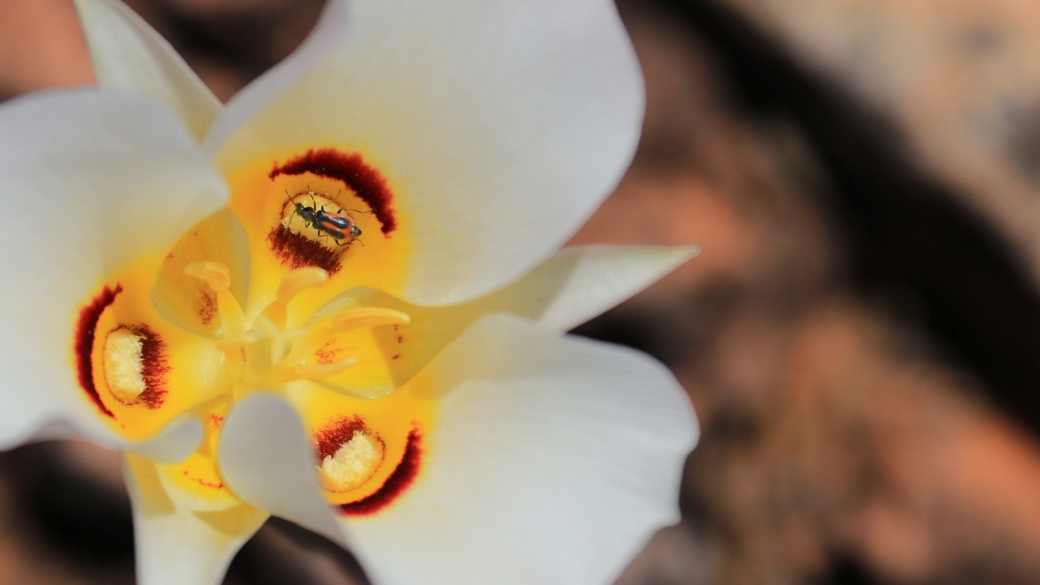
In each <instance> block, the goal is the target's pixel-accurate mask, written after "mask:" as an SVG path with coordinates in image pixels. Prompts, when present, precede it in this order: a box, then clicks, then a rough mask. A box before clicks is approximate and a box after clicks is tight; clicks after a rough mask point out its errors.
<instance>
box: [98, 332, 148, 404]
mask: <svg viewBox="0 0 1040 585" xmlns="http://www.w3.org/2000/svg"><path fill="white" fill-rule="evenodd" d="M104 363H105V381H106V382H107V384H108V389H109V390H110V391H111V392H112V394H113V395H114V396H115V397H116V398H117V399H119V401H120V402H123V403H125V404H132V403H134V402H136V401H137V399H138V398H139V397H140V396H141V394H142V393H144V391H145V390H146V389H147V387H148V384H147V382H146V381H145V379H144V336H143V335H138V334H136V333H134V332H133V331H131V330H129V329H116V330H115V331H112V332H111V333H109V334H108V336H107V337H105V349H104Z"/></svg>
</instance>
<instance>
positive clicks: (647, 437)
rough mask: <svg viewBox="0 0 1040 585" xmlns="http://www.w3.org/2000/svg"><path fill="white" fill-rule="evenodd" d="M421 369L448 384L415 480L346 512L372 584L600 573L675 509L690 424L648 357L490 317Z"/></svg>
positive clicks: (611, 572)
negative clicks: (359, 511)
mask: <svg viewBox="0 0 1040 585" xmlns="http://www.w3.org/2000/svg"><path fill="white" fill-rule="evenodd" d="M420 377H424V378H425V381H426V382H427V383H431V384H435V385H437V387H438V388H439V390H438V392H446V394H444V395H443V396H442V398H441V402H440V405H439V407H438V410H437V426H436V428H435V429H434V430H433V432H432V433H430V434H429V436H428V437H427V438H426V443H428V445H429V447H428V449H427V450H425V453H424V457H425V461H424V462H423V467H422V468H421V471H420V475H419V477H418V479H417V480H416V482H415V484H414V485H412V486H411V487H410V489H409V490H408V491H406V492H405V493H404V494H403V495H402V496H401V498H400V500H399V501H397V502H395V503H393V504H391V505H390V507H388V508H386V509H384V510H382V511H380V512H377V513H376V514H374V515H372V516H368V517H358V518H353V519H347V520H344V521H343V522H344V523H345V524H346V525H347V527H348V528H349V531H350V534H351V536H352V542H355V550H356V551H357V553H358V554H359V557H360V558H361V560H362V563H363V564H364V565H365V568H366V570H367V571H368V573H369V574H370V575H371V576H372V578H373V581H374V582H376V583H379V584H380V585H407V584H412V583H424V584H426V585H439V584H444V585H448V584H451V585H484V584H486V583H496V584H500V585H529V584H531V583H569V584H589V585H599V584H606V583H609V582H610V580H611V579H613V578H615V577H616V576H617V574H618V573H619V572H620V570H621V569H622V567H624V565H625V563H626V562H627V560H628V559H629V558H630V556H631V555H633V554H634V553H635V552H636V551H637V550H639V548H640V547H641V546H643V544H645V542H646V540H647V539H648V538H649V537H650V535H651V534H652V533H653V531H654V530H655V529H656V528H659V527H660V526H662V525H664V524H669V523H673V522H675V521H677V520H678V518H679V515H678V510H677V505H678V487H679V479H680V475H681V469H682V464H683V459H684V457H685V455H686V453H687V452H688V451H689V450H690V448H692V446H693V444H694V441H695V437H696V433H697V431H696V423H695V421H694V419H693V418H692V416H691V414H692V413H691V409H690V404H689V402H688V400H687V398H686V397H685V394H684V393H683V391H682V389H680V388H679V387H678V385H677V383H676V382H675V380H674V379H673V378H672V376H671V375H670V374H669V373H668V371H667V370H666V369H665V368H664V367H663V366H661V365H660V364H659V363H657V362H654V361H653V360H651V359H649V358H647V357H646V356H644V355H642V354H639V353H636V352H633V351H630V350H627V349H622V348H619V347H615V346H609V345H605V344H601V343H597V342H592V341H588V340H580V339H577V338H572V337H560V336H559V335H557V334H553V333H549V332H546V331H545V330H543V329H540V328H538V327H535V326H532V325H529V324H525V323H522V322H519V321H516V320H514V319H512V318H506V317H501V316H498V317H489V318H487V319H484V320H482V321H480V322H479V323H478V324H476V325H475V326H474V327H473V328H472V329H470V330H469V331H468V332H467V333H466V334H465V335H464V336H463V337H461V338H460V339H459V340H458V341H457V342H456V343H454V344H452V345H451V346H450V347H449V348H448V349H447V350H446V351H445V353H444V354H443V355H442V356H440V357H439V358H438V359H437V360H436V361H435V362H434V363H433V364H431V367H430V368H429V369H428V370H426V371H424V372H423V373H422V374H420Z"/></svg>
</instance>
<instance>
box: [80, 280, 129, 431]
mask: <svg viewBox="0 0 1040 585" xmlns="http://www.w3.org/2000/svg"><path fill="white" fill-rule="evenodd" d="M121 292H123V287H122V286H119V285H118V284H117V285H116V287H115V288H114V289H111V288H108V287H107V286H106V287H105V288H104V289H103V290H102V291H101V292H100V293H98V295H97V296H96V297H94V300H93V301H91V303H90V304H89V305H87V306H86V307H83V309H82V310H81V311H80V312H79V322H78V323H77V324H76V344H75V346H74V350H75V352H76V370H77V374H78V375H79V385H80V387H81V388H83V391H84V392H86V393H87V396H89V397H90V400H91V401H92V402H93V403H94V405H95V406H97V407H98V410H100V411H101V412H103V413H104V414H106V415H108V416H110V417H112V418H115V415H114V414H112V411H111V410H109V409H108V408H107V407H105V403H104V402H102V401H101V396H100V395H99V394H98V391H97V387H96V386H95V385H94V364H93V363H91V361H90V354H91V352H92V351H93V350H94V335H95V330H96V329H97V324H98V321H99V320H100V319H101V314H102V313H104V312H105V309H107V308H108V307H110V306H111V305H112V303H114V302H115V301H116V296H117V295H118V294H119V293H121Z"/></svg>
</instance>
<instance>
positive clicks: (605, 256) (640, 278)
mask: <svg viewBox="0 0 1040 585" xmlns="http://www.w3.org/2000/svg"><path fill="white" fill-rule="evenodd" d="M697 251H698V248H696V247H689V246H686V247H658V246H580V247H573V248H565V249H563V250H561V251H560V252H558V253H557V254H555V255H554V256H553V257H552V258H550V259H549V260H547V261H545V262H544V263H543V264H542V265H541V266H539V267H537V268H535V269H534V270H532V271H531V272H530V273H529V274H527V275H526V276H524V277H523V278H522V279H521V280H519V281H518V282H516V283H514V284H511V285H509V286H507V287H506V288H504V289H502V290H500V291H498V292H496V293H493V294H491V295H488V296H486V297H481V298H480V299H477V300H475V301H471V302H469V303H463V304H461V305H452V306H448V307H420V306H416V305H411V304H408V303H405V302H402V301H400V300H399V299H395V298H393V297H391V296H390V295H387V294H385V293H382V292H380V291H375V290H372V289H354V290H350V291H347V292H346V293H344V294H342V295H340V296H339V297H338V298H336V299H334V300H333V301H332V302H331V303H329V304H328V305H326V306H325V307H323V308H322V309H321V310H320V311H318V312H317V314H315V315H314V322H317V321H321V320H322V319H324V318H326V317H327V316H328V315H330V314H335V313H337V312H339V311H341V310H342V309H344V308H345V307H346V306H350V305H354V304H357V305H360V306H379V307H386V308H391V309H395V310H398V311H402V312H404V313H406V314H408V315H409V316H410V317H411V323H409V324H407V325H401V326H400V327H399V328H394V329H393V330H391V329H389V328H384V329H381V330H376V331H373V333H372V334H373V335H376V339H377V340H378V341H377V343H376V344H375V345H372V346H370V348H371V351H365V350H364V349H361V348H362V347H363V346H358V347H354V348H352V351H354V353H353V356H354V357H355V358H356V359H357V360H358V363H360V364H362V365H364V364H366V363H368V362H372V363H377V362H378V363H381V364H387V367H388V368H389V374H390V377H392V379H393V381H392V382H391V381H390V380H385V379H381V378H373V379H367V378H366V379H359V378H357V377H354V376H353V374H352V372H351V371H350V370H347V371H345V372H344V373H343V374H342V376H341V377H340V378H338V380H339V382H341V383H342V384H344V385H347V386H351V387H353V388H355V389H359V390H360V389H365V390H368V391H370V392H376V391H378V389H380V388H386V387H388V386H390V387H393V386H399V385H401V384H404V383H406V382H408V381H409V380H411V379H412V377H413V376H415V374H417V373H418V372H419V370H421V369H422V368H423V367H425V366H426V364H428V363H429V362H430V360H432V359H433V358H434V356H436V355H437V354H438V353H439V352H440V351H441V350H442V349H444V347H445V346H446V345H448V344H449V343H451V342H452V341H453V340H454V339H455V338H456V337H458V336H459V335H460V334H461V333H462V332H463V331H465V330H466V328H467V327H469V326H470V325H471V324H472V323H473V322H475V321H477V320H478V319H480V318H481V317H483V316H484V315H486V314H488V313H491V312H503V313H511V314H514V315H519V316H522V317H526V318H528V319H532V320H534V321H535V322H536V323H538V324H539V325H541V326H542V327H545V328H547V329H550V330H555V331H559V332H563V331H566V330H568V329H571V328H573V327H575V326H577V325H579V324H581V323H584V322H585V321H587V320H589V319H591V318H593V317H595V316H597V315H599V314H600V313H603V312H604V311H606V310H608V309H610V308H612V307H614V306H615V305H617V304H618V303H620V302H622V301H624V300H625V299H627V298H629V297H631V296H632V295H634V294H636V293H637V292H639V291H640V290H642V289H644V288H646V287H647V286H649V285H650V284H652V283H653V282H655V281H657V280H658V279H659V278H661V277H662V276H664V275H665V274H668V273H669V272H671V271H672V270H674V269H675V268H676V267H677V266H679V265H680V264H682V263H683V262H685V261H686V260H688V259H689V258H690V257H691V256H693V255H694V254H696V253H697ZM387 347H391V348H394V349H393V352H392V353H395V354H396V357H395V358H393V360H392V361H391V362H389V363H388V362H387V359H386V358H387V356H386V354H387V351H386V349H385V348H387ZM366 384H370V385H371V386H366Z"/></svg>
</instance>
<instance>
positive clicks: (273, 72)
mask: <svg viewBox="0 0 1040 585" xmlns="http://www.w3.org/2000/svg"><path fill="white" fill-rule="evenodd" d="M348 16H349V6H348V2H347V0H328V2H327V3H326V4H325V8H324V10H322V13H321V18H319V19H318V22H317V24H316V25H315V26H314V30H312V31H311V33H310V34H309V35H307V38H306V39H304V41H303V43H301V44H300V46H299V47H297V48H296V50H295V51H293V52H292V54H290V55H289V56H288V57H286V58H285V59H284V60H283V61H282V62H280V63H278V64H277V65H275V66H274V67H272V68H271V69H269V70H268V71H266V72H265V73H264V74H263V75H261V76H260V77H259V78H257V79H256V80H255V81H253V82H252V83H250V84H249V85H247V86H246V87H244V88H242V90H241V91H239V92H238V93H237V94H235V96H234V97H232V98H231V100H230V101H228V103H227V107H226V108H225V109H224V111H223V112H222V113H221V115H220V116H219V117H218V118H217V120H216V122H215V123H214V124H213V127H212V128H211V129H210V132H209V135H207V136H206V150H207V152H212V151H213V150H215V149H216V148H218V147H219V146H220V145H221V144H223V142H224V141H225V140H227V138H228V136H231V135H232V134H233V133H234V132H235V131H236V130H238V128H239V127H240V126H241V125H242V124H244V123H245V122H246V121H247V120H249V119H250V118H252V117H253V116H255V115H256V114H257V112H259V111H261V110H263V109H264V108H265V107H266V106H267V105H268V104H269V103H270V102H271V101H272V100H274V99H275V98H277V97H278V96H279V95H280V94H281V93H282V92H284V91H285V89H286V88H287V87H290V86H291V85H293V84H294V83H296V81H297V80H298V79H299V78H300V77H301V76H302V75H304V74H305V73H307V71H309V70H310V69H311V67H313V66H314V64H315V63H317V62H318V61H321V60H322V58H324V57H325V56H326V55H328V53H329V52H330V51H331V50H332V49H333V48H335V47H336V46H337V45H338V44H339V43H340V42H341V41H342V40H343V37H344V35H345V33H346V30H347V25H348Z"/></svg>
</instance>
